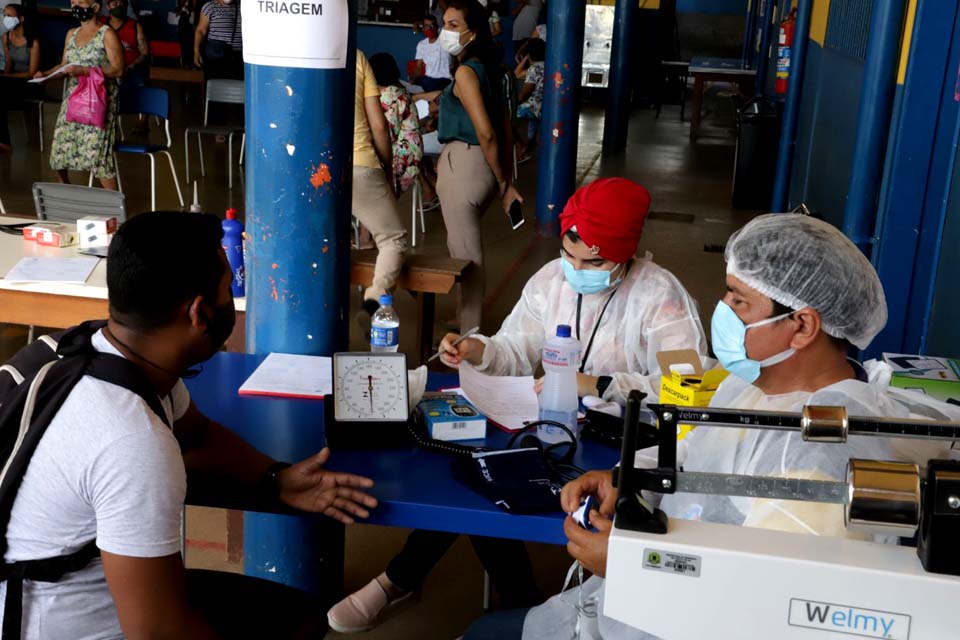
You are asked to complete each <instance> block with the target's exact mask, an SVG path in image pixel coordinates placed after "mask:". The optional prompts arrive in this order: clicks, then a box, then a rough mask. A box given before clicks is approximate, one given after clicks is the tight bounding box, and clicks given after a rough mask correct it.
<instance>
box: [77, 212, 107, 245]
mask: <svg viewBox="0 0 960 640" xmlns="http://www.w3.org/2000/svg"><path fill="white" fill-rule="evenodd" d="M116 231H117V219H116V218H115V217H113V216H86V217H83V218H80V219H79V220H77V235H78V236H80V248H81V249H91V248H93V247H106V246H107V245H109V244H110V240H111V239H113V234H114V233H116Z"/></svg>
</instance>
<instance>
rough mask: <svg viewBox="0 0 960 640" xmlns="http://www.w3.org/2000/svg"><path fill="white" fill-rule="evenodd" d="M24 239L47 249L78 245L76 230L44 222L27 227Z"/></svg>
mask: <svg viewBox="0 0 960 640" xmlns="http://www.w3.org/2000/svg"><path fill="white" fill-rule="evenodd" d="M23 238H24V239H25V240H32V241H34V242H36V243H37V244H39V245H43V246H45V247H69V246H72V245H75V244H77V232H76V229H74V228H73V227H72V226H71V225H66V224H60V223H58V222H43V223H39V224H34V225H30V226H29V227H25V228H24V229H23Z"/></svg>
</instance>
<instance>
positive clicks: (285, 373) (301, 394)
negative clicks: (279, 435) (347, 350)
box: [239, 353, 333, 398]
mask: <svg viewBox="0 0 960 640" xmlns="http://www.w3.org/2000/svg"><path fill="white" fill-rule="evenodd" d="M332 392H333V360H332V359H330V358H327V357H325V356H301V355H293V354H289V353H271V354H270V355H268V356H267V358H266V359H265V360H264V361H263V362H261V363H260V366H259V367H257V370H256V371H254V372H253V374H252V375H251V376H250V377H249V378H247V381H246V382H244V383H243V385H241V387H240V392H239V393H240V395H242V396H245V395H251V396H284V397H290V398H322V397H323V396H325V395H327V394H329V393H332Z"/></svg>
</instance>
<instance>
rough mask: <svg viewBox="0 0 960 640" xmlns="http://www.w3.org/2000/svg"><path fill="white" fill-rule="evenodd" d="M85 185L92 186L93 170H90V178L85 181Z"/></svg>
mask: <svg viewBox="0 0 960 640" xmlns="http://www.w3.org/2000/svg"><path fill="white" fill-rule="evenodd" d="M87 186H88V187H92V186H93V171H91V172H90V179H89V180H88V181H87Z"/></svg>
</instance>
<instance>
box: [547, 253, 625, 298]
mask: <svg viewBox="0 0 960 640" xmlns="http://www.w3.org/2000/svg"><path fill="white" fill-rule="evenodd" d="M560 263H561V264H562V265H563V275H564V276H566V278H567V282H569V283H570V286H571V287H573V290H574V291H576V292H577V293H581V294H583V295H589V294H591V293H600V292H601V291H606V290H607V289H609V288H610V287H614V286H616V285H618V284H620V281H621V280H623V278H622V277H618V278H617V279H616V280H614V281H613V282H610V273H611V272H610V271H607V270H605V269H574V268H573V263H571V262H570V261H569V260H567V259H566V258H564V257H562V256H561V258H560ZM616 268H617V269H619V268H620V267H619V266H618V267H616Z"/></svg>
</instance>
